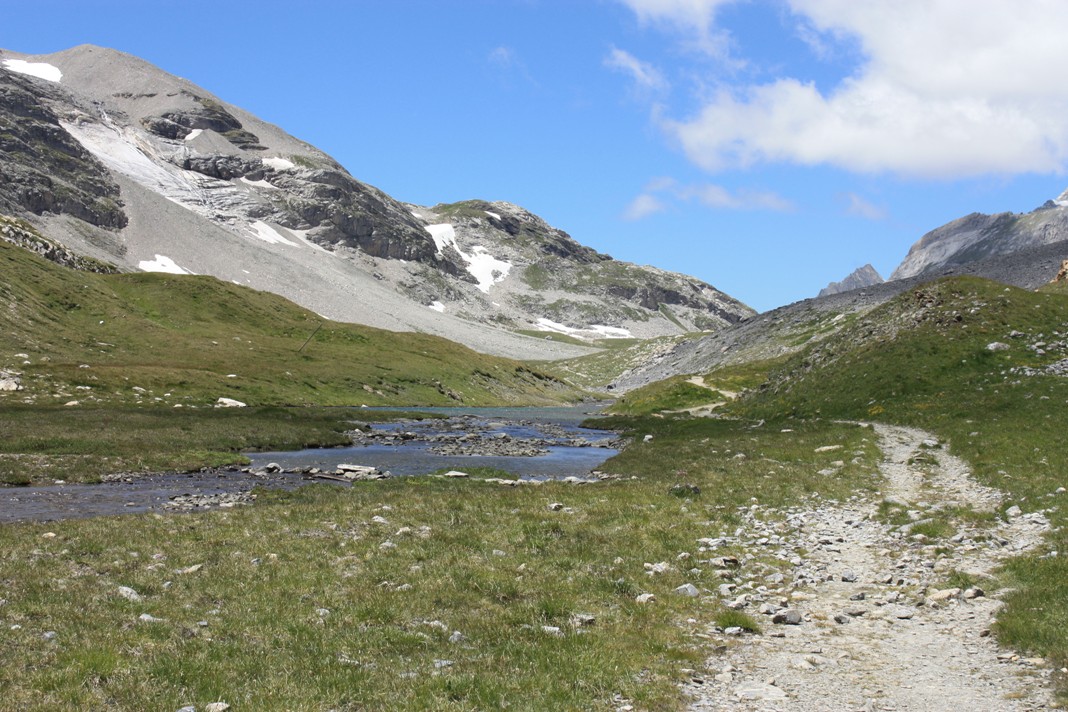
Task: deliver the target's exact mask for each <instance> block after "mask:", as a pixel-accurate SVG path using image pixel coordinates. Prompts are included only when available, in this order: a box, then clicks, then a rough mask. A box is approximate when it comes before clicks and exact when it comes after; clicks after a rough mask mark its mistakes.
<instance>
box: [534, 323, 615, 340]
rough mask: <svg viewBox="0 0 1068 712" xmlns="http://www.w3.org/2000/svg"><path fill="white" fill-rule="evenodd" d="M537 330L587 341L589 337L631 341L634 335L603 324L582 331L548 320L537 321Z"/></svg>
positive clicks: (590, 326) (592, 325)
mask: <svg viewBox="0 0 1068 712" xmlns="http://www.w3.org/2000/svg"><path fill="white" fill-rule="evenodd" d="M538 328H539V329H540V330H541V331H551V332H553V333H555V334H564V335H565V336H573V337H575V338H577V339H588V338H590V337H591V336H594V337H600V338H603V339H631V338H634V335H633V334H632V333H631V332H630V330H629V329H622V328H620V327H618V326H604V325H603V324H591V325H589V326H587V327H585V328H584V329H575V328H572V327H570V326H566V325H565V324H559V323H557V322H555V321H551V320H549V319H544V318H542V319H538Z"/></svg>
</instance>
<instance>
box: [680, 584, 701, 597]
mask: <svg viewBox="0 0 1068 712" xmlns="http://www.w3.org/2000/svg"><path fill="white" fill-rule="evenodd" d="M675 593H677V594H679V595H680V596H689V597H690V598H697V597H698V596H700V595H701V592H700V591H698V590H697V587H696V586H694V585H693V584H692V583H684V584H682V585H681V586H679V587H678V588H676V589H675Z"/></svg>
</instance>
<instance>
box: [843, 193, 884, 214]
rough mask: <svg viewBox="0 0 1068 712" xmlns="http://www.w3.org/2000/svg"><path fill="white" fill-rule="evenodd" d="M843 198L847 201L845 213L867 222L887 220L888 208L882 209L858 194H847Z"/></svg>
mask: <svg viewBox="0 0 1068 712" xmlns="http://www.w3.org/2000/svg"><path fill="white" fill-rule="evenodd" d="M842 197H843V198H844V199H845V201H846V209H845V211H846V214H847V215H855V216H857V217H859V218H865V219H867V220H885V219H886V218H887V212H886V208H881V207H879V206H878V205H876V204H875V203H872V202H869V201H867V200H865V199H864V198H862V197H860V196H859V195H857V194H856V193H846V194H845V195H844V196H842Z"/></svg>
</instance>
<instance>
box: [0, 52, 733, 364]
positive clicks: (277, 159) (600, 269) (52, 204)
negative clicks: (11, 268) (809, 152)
mask: <svg viewBox="0 0 1068 712" xmlns="http://www.w3.org/2000/svg"><path fill="white" fill-rule="evenodd" d="M0 212H2V213H6V214H10V215H13V216H16V217H20V218H25V219H28V220H30V221H31V222H32V223H33V224H34V225H35V227H37V228H39V229H41V231H42V232H43V233H44V234H46V235H49V236H50V237H52V238H55V240H56V241H58V242H60V243H62V244H64V245H67V246H68V247H69V248H71V249H73V250H75V251H76V252H79V253H83V254H86V255H88V256H91V257H94V258H97V259H100V260H105V261H109V262H112V263H114V264H116V265H118V266H119V267H120V268H123V269H131V270H136V269H142V270H164V271H171V272H192V273H198V274H211V275H214V276H216V277H219V278H220V279H227V280H231V281H234V282H237V283H239V284H246V285H248V286H252V287H255V288H258V289H266V290H270V291H275V292H278V293H280V294H282V295H283V296H286V297H288V298H290V299H292V300H294V301H296V302H298V303H301V304H303V305H305V306H307V307H309V308H311V309H314V310H316V311H318V312H319V313H321V314H323V315H325V316H328V317H330V318H334V319H339V320H344V321H353V322H358V323H365V324H369V325H372V326H380V327H384V328H390V329H396V330H416V331H425V332H429V333H434V334H438V335H441V336H446V337H447V338H452V339H454V340H457V341H460V342H462V343H466V344H468V345H470V346H472V347H474V348H477V349H480V350H483V351H488V352H491V353H501V354H504V355H510V356H519V357H537V358H553V357H561V356H573V355H576V354H578V353H582V352H584V349H583V348H582V347H581V346H576V345H574V344H573V343H571V342H572V341H573V339H577V340H578V341H579V342H580V343H581V342H582V341H583V340H592V339H596V338H604V337H612V336H620V337H622V336H656V335H662V334H669V333H679V332H683V331H690V330H696V329H713V328H718V327H721V326H723V325H725V324H728V323H733V322H736V321H738V320H740V319H743V318H745V317H747V316H749V315H751V314H752V310H750V309H749V308H748V307H746V306H745V305H743V304H741V303H739V302H737V301H736V300H733V299H731V298H730V297H728V296H727V295H724V294H722V293H721V292H718V291H717V290H715V289H714V288H713V287H711V286H710V285H707V284H704V283H703V282H700V281H698V280H694V279H692V278H689V277H685V276H684V275H677V274H671V273H667V272H663V271H661V270H656V269H654V268H648V267H639V266H636V265H630V264H626V263H622V262H618V261H616V260H613V259H612V258H610V257H609V256H607V255H602V254H599V253H597V252H596V251H594V250H591V249H589V248H587V247H584V246H582V245H580V244H579V243H577V242H576V241H575V240H573V239H571V237H570V236H568V235H567V234H566V233H564V232H563V231H561V230H558V229H555V228H553V227H551V226H549V225H548V224H546V223H545V222H544V221H543V220H541V219H540V218H537V217H536V216H534V215H532V214H530V213H529V212H527V211H525V210H523V209H522V208H519V207H517V206H514V205H510V204H506V203H486V202H482V201H469V202H465V203H459V204H455V205H439V206H435V207H432V208H431V207H418V206H412V205H406V204H404V203H401V202H399V201H397V200H395V199H394V198H392V197H390V196H388V195H386V194H385V193H383V192H382V191H380V190H378V189H377V188H374V187H373V186H370V185H368V184H366V183H363V182H361V181H358V180H356V179H355V178H353V177H352V176H351V175H350V174H349V173H348V172H347V171H346V170H345V169H344V168H342V167H341V166H340V165H339V164H338V163H337V162H336V161H334V160H333V159H332V158H330V157H329V156H327V155H326V154H325V153H323V152H321V151H319V150H318V149H316V148H314V147H313V146H310V145H308V144H306V143H304V142H303V141H300V140H298V139H295V138H293V137H292V136H289V135H288V134H286V133H285V132H284V131H283V130H281V129H280V128H278V127H277V126H273V125H271V124H268V123H266V122H263V121H261V120H259V119H258V118H256V117H255V116H253V115H251V114H249V113H248V112H245V111H243V110H241V109H240V108H238V107H235V106H232V105H229V104H227V103H225V102H224V101H223V100H221V99H219V98H218V97H215V96H212V95H211V94H210V93H208V92H206V91H205V90H203V89H201V88H199V87H197V86H195V85H193V84H192V83H190V82H188V81H186V80H183V79H180V78H178V77H174V76H172V75H169V74H167V73H166V72H163V71H162V70H160V69H158V68H156V67H154V66H152V65H150V64H148V63H146V62H144V61H142V60H140V59H137V58H136V57H132V56H130V55H126V54H123V53H121V52H116V51H113V50H108V49H102V48H100V47H93V46H88V45H84V46H81V47H75V48H73V49H70V50H67V51H64V52H58V53H56V54H52V55H42V56H33V57H29V56H24V55H19V54H15V53H11V52H3V51H0ZM524 332H526V333H541V334H542V336H539V337H538V338H531V337H530V336H523V335H522V334H523V333H524ZM554 332H555V333H558V334H566V335H568V336H569V337H573V339H560V338H559V337H557V336H555V335H554ZM546 335H548V336H549V337H550V338H549V339H546V338H544V337H545V336H546ZM564 342H568V343H564Z"/></svg>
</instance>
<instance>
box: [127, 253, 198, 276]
mask: <svg viewBox="0 0 1068 712" xmlns="http://www.w3.org/2000/svg"><path fill="white" fill-rule="evenodd" d="M137 266H138V267H139V268H140V269H141V270H142V271H144V272H166V273H167V274H193V273H192V272H190V271H189V270H187V269H182V268H181V267H179V266H178V265H177V264H175V263H174V260H172V259H171V258H170V257H167V255H156V259H154V260H141V261H140V262H138V263H137Z"/></svg>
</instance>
